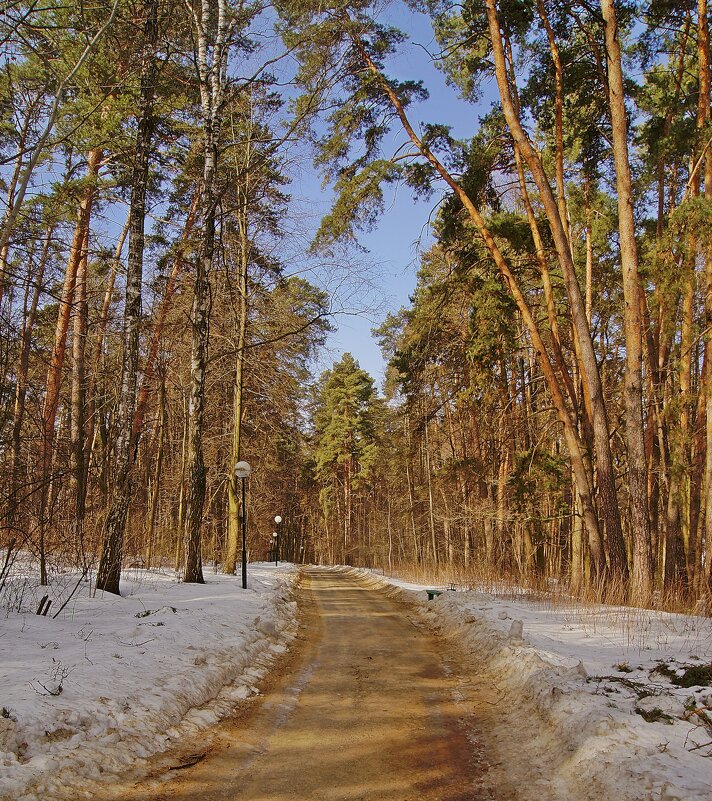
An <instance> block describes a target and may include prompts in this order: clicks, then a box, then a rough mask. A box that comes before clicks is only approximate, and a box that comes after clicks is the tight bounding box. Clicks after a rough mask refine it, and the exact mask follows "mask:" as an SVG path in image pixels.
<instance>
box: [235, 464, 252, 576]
mask: <svg viewBox="0 0 712 801" xmlns="http://www.w3.org/2000/svg"><path fill="white" fill-rule="evenodd" d="M251 472H252V468H251V467H250V465H249V464H248V463H247V462H238V463H237V464H236V465H235V477H236V478H239V479H240V481H241V482H242V508H241V510H240V511H241V512H242V589H243V590H246V589H247V505H246V503H245V479H246V478H247V477H248V476H249V475H250V473H251Z"/></svg>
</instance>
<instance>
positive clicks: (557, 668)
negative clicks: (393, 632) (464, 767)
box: [361, 571, 712, 801]
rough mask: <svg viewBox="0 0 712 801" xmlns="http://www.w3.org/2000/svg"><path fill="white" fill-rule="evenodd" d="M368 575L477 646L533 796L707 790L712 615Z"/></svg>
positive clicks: (504, 742)
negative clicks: (501, 594)
mask: <svg viewBox="0 0 712 801" xmlns="http://www.w3.org/2000/svg"><path fill="white" fill-rule="evenodd" d="M361 575H363V576H365V577H366V580H367V581H368V582H369V583H372V584H373V585H374V586H381V587H386V588H387V590H388V591H389V592H390V593H391V594H398V595H400V596H401V597H403V598H406V599H407V600H409V601H411V602H412V601H415V602H416V603H418V604H419V605H420V607H421V610H422V612H423V615H424V617H425V619H426V621H427V622H428V623H429V625H430V626H432V627H433V628H436V629H438V630H440V631H441V632H442V633H443V634H444V635H446V636H447V637H449V638H450V639H452V640H454V641H455V642H457V643H458V644H459V646H460V647H461V649H462V650H464V651H465V652H466V653H467V654H468V655H469V656H468V659H469V662H470V664H471V668H472V675H471V676H470V677H469V680H470V681H471V682H472V683H474V684H475V685H477V684H479V685H480V686H482V685H484V684H489V686H490V687H494V688H496V693H497V695H498V697H499V699H501V700H500V702H499V703H497V704H496V709H495V710H494V711H493V710H489V712H490V715H489V716H490V720H492V721H494V725H495V727H496V731H495V736H496V740H497V741H498V746H499V748H500V757H501V758H503V759H504V762H505V765H507V768H506V770H507V771H512V772H514V773H517V771H519V772H522V766H523V768H524V771H523V772H524V773H525V774H526V775H528V776H529V780H530V783H531V785H532V786H530V788H529V790H528V793H530V794H531V796H532V797H540V798H546V799H547V801H554V799H557V800H560V801H580V799H591V801H709V799H710V792H711V791H710V788H711V787H712V687H710V686H709V684H710V670H711V669H712V620H710V619H709V618H701V617H692V616H685V615H672V614H666V613H661V612H655V611H648V610H641V609H629V608H623V607H621V608H615V607H577V606H574V605H571V606H568V607H567V606H563V605H545V604H543V603H533V602H528V601H526V600H524V599H520V598H516V599H511V598H507V599H505V598H497V597H494V596H492V595H487V594H484V593H479V592H443V593H442V595H440V596H438V597H437V598H435V599H434V600H433V601H430V602H428V601H427V600H426V594H425V592H424V589H425V588H424V587H423V586H419V585H416V584H409V583H406V582H402V581H398V580H396V579H388V578H383V577H380V576H374V575H373V574H370V573H367V572H364V571H361ZM463 679H465V680H467V677H463ZM698 680H699V681H701V682H704V683H702V684H695V682H696V681H698ZM681 685H688V686H681ZM537 785H539V787H538V788H537Z"/></svg>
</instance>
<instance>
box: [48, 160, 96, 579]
mask: <svg viewBox="0 0 712 801" xmlns="http://www.w3.org/2000/svg"><path fill="white" fill-rule="evenodd" d="M98 171H99V153H98V151H95V150H93V151H91V152H90V153H89V159H88V163H87V176H86V177H87V186H86V189H85V190H84V192H83V195H82V198H81V200H80V202H79V208H78V210H77V221H76V223H75V226H74V235H73V237H72V245H71V248H70V251H69V260H68V262H67V269H66V272H65V275H64V285H63V287H62V294H61V297H60V301H59V312H58V315H57V324H56V326H55V333H54V347H53V348H52V355H51V356H50V362H49V369H48V371H47V388H46V391H45V399H44V407H43V410H42V428H41V432H42V441H41V443H40V481H41V482H42V486H41V490H40V507H39V520H38V525H39V533H40V540H41V541H42V543H44V541H45V537H44V533H45V529H46V528H47V526H48V525H49V520H48V519H47V517H48V500H49V496H48V490H49V480H50V472H51V469H52V461H53V458H54V440H55V437H54V435H55V425H56V421H57V410H58V408H59V392H60V387H61V383H62V371H63V367H64V355H65V351H66V348H67V331H68V330H69V321H70V318H71V315H72V308H73V305H74V293H75V287H76V281H77V272H78V270H79V267H80V264H81V262H82V252H83V246H84V242H85V240H86V238H87V236H88V234H89V221H90V219H91V210H92V203H93V201H94V195H95V193H96V178H97V175H98ZM41 551H42V552H41V553H40V582H41V584H42V585H45V584H46V583H47V568H46V562H45V553H44V548H42V549H41Z"/></svg>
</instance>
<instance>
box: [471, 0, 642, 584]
mask: <svg viewBox="0 0 712 801" xmlns="http://www.w3.org/2000/svg"><path fill="white" fill-rule="evenodd" d="M485 5H486V9H487V18H488V22H489V30H490V38H491V41H492V50H493V56H494V63H495V74H496V77H497V84H498V87H499V94H500V99H501V102H502V110H503V112H504V115H505V118H506V120H507V125H508V127H509V130H510V133H511V134H512V137H513V139H514V141H515V142H516V143H517V145H518V147H519V148H520V150H521V152H522V155H523V156H524V159H525V160H526V162H527V165H528V167H529V169H530V171H531V173H532V176H533V178H534V181H535V183H536V185H537V187H538V189H539V192H540V196H541V200H542V203H543V205H544V209H545V211H546V216H547V219H548V220H549V224H550V228H551V233H552V236H553V239H554V244H555V246H556V251H557V254H558V257H559V263H560V265H561V268H562V272H563V276H564V284H565V286H566V292H567V296H568V298H569V305H570V308H571V318H572V321H573V324H574V334H575V337H576V338H577V343H578V346H579V349H580V358H581V367H582V371H581V372H582V376H583V377H584V379H585V381H586V386H587V390H588V395H589V398H590V403H591V412H592V418H593V428H594V441H595V448H596V456H597V468H598V494H599V498H600V506H601V514H602V516H603V519H604V521H605V524H606V544H607V546H608V548H607V552H608V569H609V571H610V572H611V573H612V574H613V575H620V576H626V575H627V570H628V568H627V562H626V557H625V545H624V540H623V529H622V524H621V517H620V509H619V506H618V498H617V494H616V486H615V471H614V468H613V457H612V454H611V447H610V434H609V427H608V418H607V413H606V407H605V402H604V398H603V388H602V386H601V379H600V374H599V370H598V362H597V360H596V354H595V351H594V348H593V342H592V339H591V332H590V329H589V327H588V321H587V319H586V307H585V304H584V301H583V298H582V296H581V289H580V287H579V283H578V278H577V276H576V269H575V266H574V263H573V259H572V256H571V243H570V242H569V239H568V237H567V234H566V226H565V224H564V221H563V220H562V219H561V215H560V212H559V206H558V203H557V201H556V199H555V198H554V194H553V192H552V190H551V186H550V184H549V180H548V178H547V176H546V172H545V171H544V168H543V166H542V163H541V159H540V157H539V154H538V153H537V152H536V151H535V150H534V147H533V146H532V144H531V142H530V141H529V137H528V136H527V134H526V132H525V131H524V129H523V128H522V125H521V122H520V120H519V117H518V115H517V113H516V109H515V107H514V104H513V101H512V96H511V91H510V87H509V78H508V73H507V66H506V59H505V53H504V47H503V44H502V34H501V31H500V26H499V19H498V16H497V9H496V2H495V0H486V3H485ZM584 506H585V502H584Z"/></svg>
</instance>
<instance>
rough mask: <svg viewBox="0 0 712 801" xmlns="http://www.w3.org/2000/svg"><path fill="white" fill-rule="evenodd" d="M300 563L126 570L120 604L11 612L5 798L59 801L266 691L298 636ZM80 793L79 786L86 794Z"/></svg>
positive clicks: (1, 649) (1, 692)
mask: <svg viewBox="0 0 712 801" xmlns="http://www.w3.org/2000/svg"><path fill="white" fill-rule="evenodd" d="M296 575H297V573H296V571H294V570H293V569H292V568H290V567H288V566H286V567H280V568H279V569H275V568H274V567H270V566H268V565H264V564H260V565H251V566H250V576H249V582H250V588H249V591H248V592H245V591H243V590H242V589H241V585H240V579H239V577H235V576H224V575H208V576H206V584H204V585H196V584H182V583H179V582H177V581H176V579H175V576H174V575H173V574H168V573H161V572H148V571H127V572H126V573H125V574H124V581H123V582H122V587H121V589H122V593H123V595H122V597H117V596H114V595H110V594H104V595H97V596H96V597H90V595H89V593H88V591H85V592H84V594H83V595H80V596H79V597H78V598H76V599H75V600H74V602H73V603H72V604H71V605H70V606H68V607H67V608H66V609H65V610H64V611H63V613H62V614H61V615H60V616H59V617H58V618H57V619H56V620H54V619H52V618H46V617H42V616H38V615H33V614H16V613H9V614H8V615H7V619H6V620H5V621H4V622H3V632H2V634H3V636H0V706H1V707H2V712H1V714H0V801H10V799H12V801H35V799H43V801H46V799H52V800H53V801H63V800H64V799H75V798H77V797H80V792H79V790H78V789H77V788H80V787H81V788H83V790H84V789H86V788H88V786H89V785H90V784H91V783H96V787H97V788H98V790H100V788H101V786H102V785H103V784H104V783H107V782H110V781H111V779H112V776H115V775H116V774H118V773H120V772H123V771H126V770H127V769H128V768H130V767H131V766H133V765H135V764H136V763H137V761H139V760H141V759H145V758H147V757H150V756H152V755H153V754H155V753H157V752H159V751H162V750H165V749H166V748H168V747H169V746H170V745H171V743H172V741H173V740H175V739H176V738H179V737H181V736H182V735H184V734H185V733H186V732H195V731H200V730H202V729H204V728H206V727H208V726H211V725H213V724H214V723H215V722H217V721H218V720H220V719H221V718H222V717H224V716H226V715H228V714H230V713H231V712H232V711H234V709H235V707H236V705H237V704H238V703H239V702H240V701H241V700H243V699H245V698H248V697H250V696H251V695H253V694H254V693H256V692H258V690H257V688H256V687H255V683H256V682H257V681H258V680H259V679H260V678H261V677H262V676H263V675H264V674H265V673H266V671H267V669H268V667H269V663H270V661H271V660H272V659H273V658H274V655H275V654H278V653H281V652H283V651H284V650H285V649H286V645H287V643H288V642H289V641H291V639H292V638H293V637H294V634H295V632H296V604H295V603H294V602H293V601H292V598H291V593H292V589H293V583H294V580H295V578H296ZM83 790H82V792H83Z"/></svg>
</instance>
